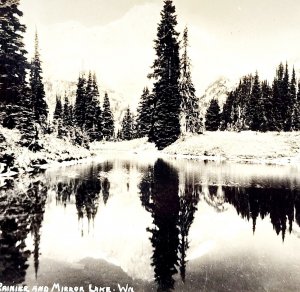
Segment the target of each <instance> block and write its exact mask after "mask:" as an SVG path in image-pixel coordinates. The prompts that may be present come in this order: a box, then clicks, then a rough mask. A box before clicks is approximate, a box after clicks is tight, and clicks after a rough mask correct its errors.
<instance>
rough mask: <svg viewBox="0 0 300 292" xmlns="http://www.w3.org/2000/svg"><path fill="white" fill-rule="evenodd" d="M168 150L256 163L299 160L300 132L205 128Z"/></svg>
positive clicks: (195, 155) (166, 152)
mask: <svg viewBox="0 0 300 292" xmlns="http://www.w3.org/2000/svg"><path fill="white" fill-rule="evenodd" d="M163 152H164V153H165V154H168V155H177V156H185V157H198V158H202V159H217V160H231V161H241V162H246V161H247V162H254V163H276V164H285V163H300V132H285V133H278V132H268V133H258V132H252V131H244V132H240V133H237V132H227V131H225V132H220V131H218V132H205V133H204V134H203V135H195V136H183V137H181V138H180V139H178V140H177V141H176V142H175V143H173V144H172V145H170V146H169V147H167V148H165V149H164V150H163Z"/></svg>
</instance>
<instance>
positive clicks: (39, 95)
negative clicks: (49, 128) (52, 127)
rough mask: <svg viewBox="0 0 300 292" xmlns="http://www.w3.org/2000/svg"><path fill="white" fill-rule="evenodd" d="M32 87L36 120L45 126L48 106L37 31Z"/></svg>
mask: <svg viewBox="0 0 300 292" xmlns="http://www.w3.org/2000/svg"><path fill="white" fill-rule="evenodd" d="M30 88H31V94H32V102H33V110H34V115H35V121H36V122H37V123H39V124H41V125H43V126H45V125H46V123H47V117H48V106H47V103H46V97H45V90H44V84H43V77H42V66H41V60H40V53H39V40H38V34H37V32H36V33H35V46H34V57H33V59H32V61H31V64H30Z"/></svg>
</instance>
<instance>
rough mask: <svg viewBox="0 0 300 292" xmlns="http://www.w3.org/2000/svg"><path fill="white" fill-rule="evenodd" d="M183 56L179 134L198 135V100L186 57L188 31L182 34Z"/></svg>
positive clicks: (187, 57) (200, 126) (200, 127)
mask: <svg viewBox="0 0 300 292" xmlns="http://www.w3.org/2000/svg"><path fill="white" fill-rule="evenodd" d="M182 42H183V54H182V57H181V79H180V94H181V132H190V133H199V132H200V131H201V129H202V125H201V120H200V113H199V99H198V98H197V97H196V90H195V87H194V84H193V82H192V77H191V61H190V58H189V56H188V46H189V41H188V29H187V27H186V28H185V29H184V32H183V40H182Z"/></svg>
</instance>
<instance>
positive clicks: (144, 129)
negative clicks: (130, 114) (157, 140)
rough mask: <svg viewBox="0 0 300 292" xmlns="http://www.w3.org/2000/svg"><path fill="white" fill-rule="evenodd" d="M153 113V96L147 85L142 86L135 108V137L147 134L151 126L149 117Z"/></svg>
mask: <svg viewBox="0 0 300 292" xmlns="http://www.w3.org/2000/svg"><path fill="white" fill-rule="evenodd" d="M152 114H153V97H152V95H151V94H150V92H149V89H148V88H147V87H145V88H144V90H143V93H142V95H141V99H140V102H139V106H138V109H137V119H136V131H137V137H139V138H141V137H145V136H148V134H149V131H150V128H151V118H152Z"/></svg>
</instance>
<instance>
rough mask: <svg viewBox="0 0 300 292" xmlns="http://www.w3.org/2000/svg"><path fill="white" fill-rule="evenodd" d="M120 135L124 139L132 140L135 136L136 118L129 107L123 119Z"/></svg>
mask: <svg viewBox="0 0 300 292" xmlns="http://www.w3.org/2000/svg"><path fill="white" fill-rule="evenodd" d="M120 136H121V139H122V140H131V139H133V138H134V120H133V115H132V113H131V111H130V108H129V107H128V108H127V109H126V112H125V115H124V117H123V120H122V124H121V133H120Z"/></svg>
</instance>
